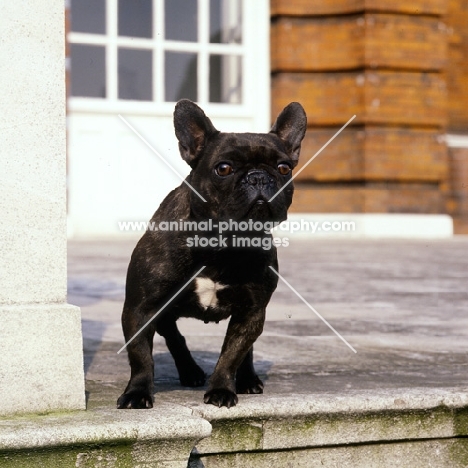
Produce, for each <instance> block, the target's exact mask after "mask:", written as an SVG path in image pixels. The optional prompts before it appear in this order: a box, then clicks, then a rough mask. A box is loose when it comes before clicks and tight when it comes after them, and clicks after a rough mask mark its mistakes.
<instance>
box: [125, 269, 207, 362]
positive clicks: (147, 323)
mask: <svg viewBox="0 0 468 468" xmlns="http://www.w3.org/2000/svg"><path fill="white" fill-rule="evenodd" d="M204 268H205V265H204V266H202V267H201V268H200V269H199V270H198V271H197V272H196V273H195V274H194V275H193V276H192V277H191V278H190V279H189V280H188V281H187V282H186V283H185V284H184V285H183V286H182V287H181V288H180V289H179V290H178V291H177V292H176V293H175V294H174V295H173V296H172V297H171V298H170V299H169V300H168V301H167V302H166V303H165V304H164V305H163V306H162V307H161V308H160V309H159V310H158V311H157V312H156V313H155V314H154V315H153V316H152V317H151V318H150V319H149V320H148V321H147V322H146V323H145V324H144V325H143V326H142V327H141V328H140V329H139V330H138V331H137V332H136V333H135V334H134V335H133V336H132V337H131V338H130V339H129V340H128V341H127V342H126V343H125V344H124V345H123V346H122V347H121V348H120V349H119V350H118V351H117V354H120V353H121V352H122V351H123V350H124V349H125V348H126V347H127V346H128V345H129V344H130V343H131V342H132V341H133V340H134V339H135V338H136V337H137V336H138V335H139V334H140V333H141V332H142V331H143V330H144V329H145V328H146V327H147V326H148V325H149V324H150V322H151V321H152V320H154V319H155V318H156V317H157V316H158V315H159V314H160V313H161V312H162V311H163V310H164V309H165V308H166V307H167V306H168V305H169V304H170V303H171V302H172V301H173V300H174V299H175V298H176V297H177V296H178V295H179V294H180V293H181V292H182V291H183V290H184V289H185V288H186V287H187V286H188V285H189V284H190V282H191V281H192V280H193V279H194V278H196V277H197V275H198V274H199V273H200V272H201V271H202V270H204Z"/></svg>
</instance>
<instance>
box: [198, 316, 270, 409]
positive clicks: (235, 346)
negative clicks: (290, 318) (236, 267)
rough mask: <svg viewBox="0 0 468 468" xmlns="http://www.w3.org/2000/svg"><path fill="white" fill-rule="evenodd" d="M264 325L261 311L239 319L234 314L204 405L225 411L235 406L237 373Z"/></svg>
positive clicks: (236, 399)
mask: <svg viewBox="0 0 468 468" xmlns="http://www.w3.org/2000/svg"><path fill="white" fill-rule="evenodd" d="M264 323H265V309H264V308H263V309H255V310H249V311H247V312H245V313H243V314H241V315H240V314H238V313H236V314H235V315H233V316H232V317H231V320H230V322H229V326H228V329H227V333H226V337H225V339H224V344H223V347H222V349H221V354H220V356H219V359H218V363H217V364H216V367H215V370H214V372H213V375H212V376H211V378H210V381H209V385H208V390H207V392H206V393H205V397H204V401H205V403H211V404H212V405H215V406H218V407H221V406H227V407H228V408H230V407H231V406H235V405H236V404H237V401H238V398H237V395H236V383H235V376H236V371H237V369H238V368H239V366H240V365H241V364H242V363H243V362H244V360H245V359H246V356H247V355H248V353H249V352H250V350H251V348H252V346H253V344H254V342H255V340H256V339H257V338H258V337H259V336H260V334H261V333H262V331H263V324H264Z"/></svg>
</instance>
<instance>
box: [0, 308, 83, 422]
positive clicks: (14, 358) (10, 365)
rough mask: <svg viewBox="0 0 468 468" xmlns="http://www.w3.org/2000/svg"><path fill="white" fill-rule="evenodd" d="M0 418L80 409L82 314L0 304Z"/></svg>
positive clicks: (75, 310) (68, 310)
mask: <svg viewBox="0 0 468 468" xmlns="http://www.w3.org/2000/svg"><path fill="white" fill-rule="evenodd" d="M0 337H1V338H0V357H1V360H2V363H1V365H0V382H1V385H0V416H4V415H11V414H24V413H47V412H51V411H61V410H83V409H85V407H86V405H85V387H84V371H83V343H82V335H81V311H80V309H79V308H78V307H75V306H72V305H69V304H18V305H0Z"/></svg>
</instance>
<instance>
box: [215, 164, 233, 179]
mask: <svg viewBox="0 0 468 468" xmlns="http://www.w3.org/2000/svg"><path fill="white" fill-rule="evenodd" d="M233 171H234V169H233V168H232V166H231V165H230V164H228V163H221V164H219V165H218V166H217V167H216V174H218V175H219V176H221V177H226V176H228V175H229V174H232V172H233Z"/></svg>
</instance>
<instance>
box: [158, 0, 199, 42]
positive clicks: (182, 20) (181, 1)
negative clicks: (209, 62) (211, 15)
mask: <svg viewBox="0 0 468 468" xmlns="http://www.w3.org/2000/svg"><path fill="white" fill-rule="evenodd" d="M164 11H165V25H164V27H165V30H166V39H169V40H173V41H189V42H197V40H198V35H197V29H198V28H197V15H198V1H197V0H166V1H165V2H164Z"/></svg>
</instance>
